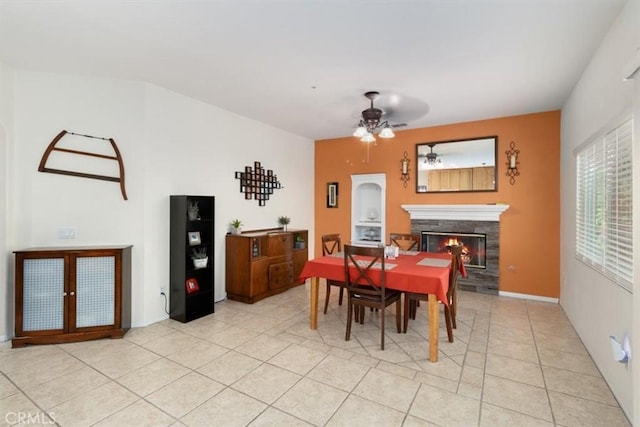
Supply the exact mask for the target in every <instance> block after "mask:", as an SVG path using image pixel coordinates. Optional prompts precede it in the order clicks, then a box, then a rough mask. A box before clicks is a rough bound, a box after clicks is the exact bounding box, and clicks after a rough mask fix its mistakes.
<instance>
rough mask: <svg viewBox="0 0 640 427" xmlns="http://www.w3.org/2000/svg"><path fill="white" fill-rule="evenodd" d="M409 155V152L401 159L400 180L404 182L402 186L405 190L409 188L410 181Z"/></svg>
mask: <svg viewBox="0 0 640 427" xmlns="http://www.w3.org/2000/svg"><path fill="white" fill-rule="evenodd" d="M410 161H411V160H409V155H408V154H407V152H406V151H405V152H404V155H403V157H402V158H401V159H400V172H401V175H400V179H401V180H402V185H403V186H404V188H407V182H408V181H409V162H410Z"/></svg>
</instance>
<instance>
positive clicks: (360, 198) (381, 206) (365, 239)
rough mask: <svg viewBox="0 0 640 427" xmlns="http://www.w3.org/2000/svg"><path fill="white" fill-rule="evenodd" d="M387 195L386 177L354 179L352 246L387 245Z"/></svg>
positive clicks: (374, 174) (358, 177) (352, 181)
mask: <svg viewBox="0 0 640 427" xmlns="http://www.w3.org/2000/svg"><path fill="white" fill-rule="evenodd" d="M386 191H387V177H386V175H385V174H384V173H372V174H359V175H351V244H353V245H359V246H379V245H384V244H385V241H386V239H387V237H386Z"/></svg>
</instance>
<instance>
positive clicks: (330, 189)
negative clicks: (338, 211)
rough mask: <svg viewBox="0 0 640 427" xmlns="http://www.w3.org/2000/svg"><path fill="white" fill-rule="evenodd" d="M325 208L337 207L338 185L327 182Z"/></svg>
mask: <svg viewBox="0 0 640 427" xmlns="http://www.w3.org/2000/svg"><path fill="white" fill-rule="evenodd" d="M327 207H328V208H337V207H338V183H337V182H327Z"/></svg>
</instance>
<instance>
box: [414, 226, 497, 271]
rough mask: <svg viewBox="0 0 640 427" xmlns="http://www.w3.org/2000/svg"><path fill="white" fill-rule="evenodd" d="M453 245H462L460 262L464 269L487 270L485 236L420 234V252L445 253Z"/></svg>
mask: <svg viewBox="0 0 640 427" xmlns="http://www.w3.org/2000/svg"><path fill="white" fill-rule="evenodd" d="M454 245H462V262H463V264H464V265H465V267H470V268H487V235H486V234H481V233H456V232H450V231H447V232H441V231H423V232H422V250H423V251H425V252H438V253H447V252H450V250H451V246H454Z"/></svg>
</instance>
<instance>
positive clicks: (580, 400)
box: [0, 284, 630, 427]
mask: <svg viewBox="0 0 640 427" xmlns="http://www.w3.org/2000/svg"><path fill="white" fill-rule="evenodd" d="M321 289H322V290H323V289H324V286H322V287H321ZM321 294H324V291H322V292H321ZM333 294H337V292H334V293H333ZM308 299H309V285H308V284H307V285H305V286H299V287H297V288H294V289H291V290H289V291H287V292H285V293H283V294H280V295H276V296H273V297H271V298H268V299H265V300H263V301H260V302H258V303H256V304H253V305H248V304H242V303H238V302H234V301H224V302H220V303H217V304H216V307H215V308H216V312H215V314H212V315H210V316H207V317H204V318H201V319H198V320H195V321H193V322H190V323H187V324H182V323H179V322H175V321H172V320H165V321H162V322H159V323H156V324H153V325H151V326H148V327H145V328H137V329H132V330H131V331H129V333H127V335H126V337H125V338H124V339H121V340H97V341H90V342H83V343H73V344H64V345H43V346H31V347H27V348H22V349H11V348H10V343H8V342H5V343H1V344H0V373H1V375H0V425H13V424H16V423H19V422H20V421H22V423H23V424H42V425H51V424H58V425H60V426H93V425H96V426H118V427H121V426H136V427H137V426H198V427H200V426H224V427H227V426H308V425H316V426H359V425H362V426H385V427H389V426H412V427H413V426H465V427H466V426H491V427H494V426H554V425H555V426H629V425H630V424H629V422H628V420H627V419H626V418H625V416H624V414H623V412H622V410H621V409H620V407H619V406H618V403H617V402H616V400H615V398H614V397H613V395H612V393H611V391H610V390H609V388H608V386H607V384H606V383H605V382H604V380H603V379H602V377H601V376H600V373H599V371H598V369H597V368H596V366H595V365H594V363H593V361H592V360H591V358H590V357H589V354H588V353H587V351H586V350H585V348H584V346H583V345H582V343H581V341H580V339H579V338H578V337H577V335H576V333H575V331H574V330H573V327H572V326H571V324H570V323H569V321H568V320H567V318H566V316H565V315H564V312H563V311H562V309H561V307H560V306H559V305H557V304H550V303H542V302H532V301H525V300H518V299H511V298H504V297H497V296H489V295H483V294H475V293H470V292H461V295H460V302H459V313H458V329H457V330H455V331H454V332H455V342H454V343H449V342H447V339H446V331H445V330H444V327H443V317H444V316H442V315H441V316H440V319H441V325H440V354H439V361H438V362H437V363H431V362H429V361H428V360H427V353H428V352H427V348H428V347H427V346H428V342H427V340H426V338H425V337H426V336H428V333H427V319H426V307H424V304H423V306H422V307H421V308H420V312H419V314H418V318H417V319H416V320H415V321H411V322H410V324H409V326H410V330H409V331H408V333H407V334H397V333H396V331H395V322H394V321H393V313H392V312H391V311H387V316H388V317H387V322H386V325H387V332H386V349H385V350H384V351H380V347H379V339H380V336H379V329H378V321H379V315H380V314H379V313H372V312H367V314H366V321H365V324H364V325H357V324H354V326H353V331H352V333H353V336H352V339H351V341H348V342H347V341H345V340H344V333H345V319H346V309H345V306H344V305H343V306H339V305H338V304H337V300H336V296H335V295H332V301H331V302H330V305H329V307H330V311H329V313H327V314H326V315H323V314H322V313H320V314H319V322H318V323H319V326H318V329H317V330H311V329H309V309H308V305H309V304H308ZM320 302H321V304H322V301H320ZM321 307H322V305H321ZM20 417H22V419H21V418H20ZM29 417H30V418H29Z"/></svg>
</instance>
